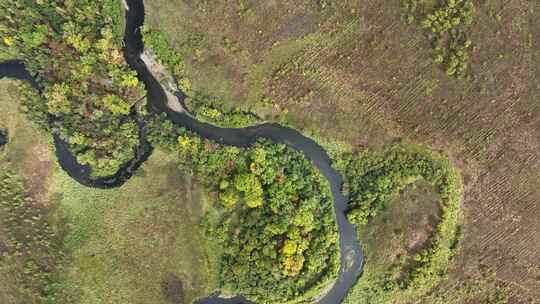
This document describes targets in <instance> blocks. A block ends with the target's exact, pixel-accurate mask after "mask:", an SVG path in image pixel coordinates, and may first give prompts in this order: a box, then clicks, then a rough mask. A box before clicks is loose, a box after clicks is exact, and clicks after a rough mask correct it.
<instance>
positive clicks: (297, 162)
mask: <svg viewBox="0 0 540 304" xmlns="http://www.w3.org/2000/svg"><path fill="white" fill-rule="evenodd" d="M150 127H151V132H150V135H149V138H150V140H151V141H152V142H153V143H154V144H156V145H158V146H161V147H166V148H168V149H170V150H172V151H175V152H176V153H178V155H179V157H180V159H181V164H182V166H183V167H184V168H186V169H192V170H193V171H194V173H195V174H196V176H198V178H199V179H201V180H202V181H203V182H204V183H205V184H206V185H207V187H209V188H210V190H212V191H215V192H216V193H217V201H216V203H215V206H214V207H215V208H214V210H213V211H212V212H210V213H209V214H208V215H207V216H206V217H205V219H204V220H203V225H204V227H205V230H206V231H207V233H208V235H209V237H210V238H212V239H214V240H215V241H216V242H219V243H220V244H221V246H222V248H223V250H224V252H223V256H222V265H221V266H222V270H221V281H222V286H223V288H225V289H226V290H230V291H232V292H234V293H238V294H242V295H245V296H246V297H248V298H249V299H251V300H254V301H256V302H257V303H283V302H286V301H290V300H294V301H299V300H301V299H305V298H307V297H309V296H314V295H316V294H317V293H319V292H320V289H321V288H322V287H324V285H326V284H328V283H329V281H330V280H331V279H333V278H335V275H336V273H337V269H338V267H339V259H338V244H337V242H338V235H337V230H336V223H335V218H334V211H333V205H332V197H331V194H330V192H329V186H328V184H327V181H326V180H325V179H324V178H323V177H322V176H321V175H320V174H319V173H318V172H317V171H316V170H315V168H314V167H313V166H312V165H311V163H310V162H309V161H307V160H306V159H305V158H304V157H303V155H302V154H301V153H300V152H296V151H294V150H292V149H290V148H287V147H286V146H285V145H282V144H273V143H271V142H269V141H266V140H259V141H258V142H257V143H256V144H254V145H253V146H252V147H251V148H248V149H240V148H235V147H227V146H222V145H218V144H216V143H214V142H212V141H209V140H203V139H201V138H200V137H198V136H195V135H193V134H191V133H190V132H187V131H186V130H184V129H182V128H180V127H177V126H174V125H173V124H171V123H170V122H168V121H165V120H163V119H161V118H160V119H154V120H152V122H151V123H150ZM164 134H168V135H167V136H166V137H164V136H163V135H164Z"/></svg>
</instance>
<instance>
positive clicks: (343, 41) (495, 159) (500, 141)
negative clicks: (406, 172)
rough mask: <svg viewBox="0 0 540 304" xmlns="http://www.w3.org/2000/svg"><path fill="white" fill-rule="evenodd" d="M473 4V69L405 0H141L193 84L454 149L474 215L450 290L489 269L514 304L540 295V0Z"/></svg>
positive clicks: (259, 107) (352, 132)
mask: <svg viewBox="0 0 540 304" xmlns="http://www.w3.org/2000/svg"><path fill="white" fill-rule="evenodd" d="M474 3H475V6H476V15H475V19H474V21H473V23H472V25H471V27H470V29H469V32H470V35H469V37H470V39H471V40H472V42H473V51H472V56H471V66H470V73H471V76H472V78H471V79H470V80H456V79H454V78H450V77H448V76H447V75H446V74H445V72H444V71H443V70H442V69H441V67H440V66H439V65H438V64H435V63H433V62H432V60H431V59H430V57H431V47H430V45H429V42H428V39H427V37H426V32H425V31H424V30H422V29H421V28H420V27H419V26H418V25H405V24H404V23H403V22H402V21H401V20H400V17H401V14H402V11H401V8H400V4H399V1H394V0H383V1H378V0H377V1H375V0H371V1H346V2H345V1H344V2H332V3H331V2H330V1H307V0H306V1H294V2H293V1H235V2H221V3H219V4H216V3H209V2H207V1H189V2H188V1H181V0H175V1H162V0H156V1H151V2H150V1H147V3H146V7H147V20H148V21H149V24H150V25H151V26H152V27H153V28H154V29H158V30H161V31H163V32H164V33H165V34H166V35H167V36H168V38H169V39H170V40H171V41H172V42H173V44H174V45H175V46H176V47H177V49H178V50H180V51H181V52H183V53H184V54H186V56H187V63H188V66H187V71H188V73H189V74H190V75H189V76H190V78H191V80H192V83H193V86H194V87H195V88H196V89H198V90H202V91H204V92H205V93H207V94H209V95H214V96H217V97H218V98H222V99H223V101H224V102H225V103H226V104H227V105H229V106H232V105H237V106H241V107H247V108H252V109H253V111H255V112H256V113H257V114H259V115H261V116H262V117H264V118H266V119H276V120H277V119H283V118H285V119H286V120H287V121H288V122H290V123H291V124H293V125H294V126H296V127H297V128H299V129H309V130H316V132H317V133H318V134H319V135H320V136H322V137H324V138H330V139H334V140H337V141H343V142H346V143H347V144H349V145H352V146H353V147H354V148H355V149H363V148H366V147H370V148H375V149H377V148H380V147H381V146H383V145H385V144H386V143H389V142H392V141H394V140H395V139H396V138H406V139H408V140H410V141H414V142H419V143H423V144H426V145H429V146H431V147H434V148H436V149H441V150H444V151H446V152H447V153H449V154H450V156H451V157H452V159H453V160H454V162H455V163H456V165H457V166H458V167H459V168H460V169H461V170H462V173H463V175H464V177H465V182H466V184H465V186H466V189H465V190H466V192H465V198H464V201H463V208H464V213H465V219H464V225H463V234H464V239H463V242H462V248H461V251H460V254H459V256H458V257H457V258H456V262H455V264H454V267H455V269H453V270H452V272H451V277H450V280H449V282H448V283H446V285H444V286H443V288H448V289H452V288H455V289H457V288H458V286H459V285H460V284H464V282H471V281H473V280H474V279H475V278H478V277H482V276H483V275H482V274H481V273H482V272H483V270H482V269H491V271H492V272H493V273H494V278H495V282H496V283H493V284H496V285H493V286H505V287H507V288H508V289H509V294H510V301H511V302H512V303H531V302H533V301H534V300H537V299H540V293H539V290H540V267H539V265H540V259H539V257H540V254H539V253H540V238H539V235H538V233H537V231H539V229H540V227H539V226H538V225H539V222H538V218H539V217H540V189H539V188H538V187H537V185H538V184H539V183H540V174H539V173H538V172H540V171H539V169H540V157H539V154H538V149H539V146H540V106H539V103H538V97H540V84H539V82H538V80H539V79H538V78H539V77H540V68H539V65H538V64H537V61H538V59H539V55H540V44H539V43H540V39H539V38H538V37H540V22H538V20H537V17H536V16H535V14H534V13H535V12H538V11H539V10H540V3H538V2H534V1H522V0H511V1H500V0H493V1H474ZM394 216H395V217H398V216H401V215H400V213H396V214H394ZM389 222H392V220H391V219H389ZM381 229H382V228H381ZM386 237H390V236H386ZM364 239H365V240H366V242H368V243H369V238H367V237H366V238H364ZM490 284H491V283H490ZM499 284H500V285H499ZM443 288H442V289H443ZM492 289H496V288H492ZM426 301H429V299H426ZM468 301H474V298H473V299H470V300H468Z"/></svg>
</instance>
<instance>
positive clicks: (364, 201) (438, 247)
mask: <svg viewBox="0 0 540 304" xmlns="http://www.w3.org/2000/svg"><path fill="white" fill-rule="evenodd" d="M345 159H348V161H344V162H342V163H340V166H341V167H342V170H343V171H344V175H345V179H346V188H347V189H348V195H349V198H350V210H349V213H348V217H349V219H350V220H351V221H352V222H354V223H357V224H358V225H360V226H362V225H365V224H366V223H367V221H368V220H369V218H371V217H374V216H376V215H377V213H378V211H380V210H381V209H382V208H384V207H385V204H386V203H387V202H388V201H389V199H390V198H391V197H392V196H394V195H396V193H397V192H398V191H400V190H401V189H403V188H404V187H405V186H406V185H408V184H410V183H412V182H414V181H415V180H418V179H423V180H425V181H427V182H429V183H430V184H432V185H434V186H435V188H436V189H437V192H438V193H439V195H440V198H441V204H442V213H441V220H440V222H439V223H438V225H437V228H436V232H435V234H434V236H433V237H432V238H431V240H430V244H429V246H428V247H427V248H425V249H424V250H423V251H421V252H420V253H418V254H417V255H416V256H414V257H413V258H412V259H411V260H407V259H403V261H401V262H400V263H399V264H397V265H393V267H391V268H390V269H389V270H388V272H386V273H384V274H382V275H380V276H379V277H377V278H370V280H369V281H367V280H363V281H360V284H361V286H362V291H361V296H360V298H363V299H364V300H363V301H365V302H363V303H386V302H385V301H387V300H388V299H392V298H395V297H396V294H399V297H400V298H401V299H406V298H408V297H414V296H420V295H422V294H424V293H425V292H427V291H428V290H430V289H431V288H433V287H434V286H435V285H436V284H437V283H438V282H440V280H441V279H442V278H444V277H445V276H446V274H447V269H448V265H449V262H450V260H451V258H452V256H453V254H454V251H455V246H456V242H457V240H458V237H459V221H460V216H461V212H460V200H461V195H462V180H461V176H460V174H459V173H458V172H457V171H456V170H455V169H453V168H452V166H451V165H450V163H449V161H448V160H447V159H446V158H445V157H443V156H441V155H439V154H437V153H434V152H429V151H426V150H424V149H422V148H420V147H416V146H405V145H396V146H393V147H391V148H389V149H387V150H385V151H384V152H379V153H372V152H364V153H360V154H359V155H356V156H353V155H349V156H347V157H346V158H345ZM404 269H406V270H405V272H404ZM383 300H384V301H383ZM379 301H380V302H379Z"/></svg>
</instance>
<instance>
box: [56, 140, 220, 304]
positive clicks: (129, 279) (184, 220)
mask: <svg viewBox="0 0 540 304" xmlns="http://www.w3.org/2000/svg"><path fill="white" fill-rule="evenodd" d="M201 191H202V190H201V189H200V188H199V187H198V186H197V185H196V184H195V183H194V181H192V180H191V178H190V176H185V175H183V174H182V173H181V171H179V170H178V169H177V167H176V165H175V161H174V158H173V157H170V156H167V154H165V153H163V152H160V151H155V152H154V154H153V155H152V156H151V158H150V159H149V160H148V162H147V163H145V164H144V165H143V167H142V170H141V171H140V172H139V173H138V176H135V177H134V178H132V179H131V180H130V181H129V182H128V183H126V184H125V185H124V186H122V187H121V188H118V189H113V190H97V189H91V188H86V187H84V186H81V185H79V184H77V183H76V182H75V181H73V180H72V179H70V178H69V177H68V176H67V175H66V174H65V173H64V172H63V171H57V172H55V175H54V182H53V183H52V185H51V189H50V200H51V202H52V203H53V204H55V205H57V206H58V208H59V211H60V212H62V215H63V216H64V217H65V218H67V221H68V223H69V224H68V227H69V231H70V232H69V233H68V234H67V236H66V239H65V246H66V250H68V251H69V252H71V260H72V261H71V263H70V264H69V266H68V267H67V271H66V275H65V277H64V281H65V282H66V284H67V285H66V286H67V287H68V288H74V289H75V290H78V291H79V292H80V293H81V298H80V302H79V303H93V304H94V303H134V304H135V303H141V304H143V303H164V304H167V303H174V304H176V303H191V301H192V300H193V299H195V298H197V297H201V296H204V295H207V294H209V293H211V291H212V289H213V287H216V286H217V282H216V280H217V274H215V273H212V272H210V269H216V266H212V265H209V264H210V263H212V262H213V260H210V259H208V258H207V254H208V253H209V252H206V251H205V249H206V248H207V247H206V245H205V243H204V240H203V239H201V237H200V232H199V230H198V228H199V219H200V216H202V213H203V202H204V194H203V193H202V192H201ZM212 252H213V253H215V252H216V250H215V249H214V250H212ZM212 252H210V253H212Z"/></svg>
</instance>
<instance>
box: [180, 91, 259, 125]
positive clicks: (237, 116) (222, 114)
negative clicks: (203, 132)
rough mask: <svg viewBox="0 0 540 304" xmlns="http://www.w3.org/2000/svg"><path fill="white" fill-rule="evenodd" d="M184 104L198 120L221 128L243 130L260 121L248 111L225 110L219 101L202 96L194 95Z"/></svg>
mask: <svg viewBox="0 0 540 304" xmlns="http://www.w3.org/2000/svg"><path fill="white" fill-rule="evenodd" d="M185 102H186V105H187V107H188V108H189V109H193V114H194V115H195V117H196V118H197V119H198V120H200V121H204V122H209V123H215V124H216V125H219V126H222V127H227V128H244V127H249V126H253V125H255V124H257V123H259V122H260V121H261V120H260V118H259V117H257V116H256V115H255V114H253V113H251V112H249V111H244V110H241V109H239V108H232V109H225V108H224V106H223V102H222V101H221V100H219V99H216V98H210V97H207V96H204V95H203V94H199V93H195V94H194V96H193V97H188V98H186V100H185Z"/></svg>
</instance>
